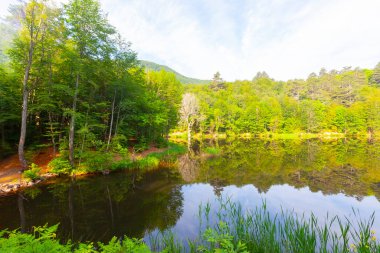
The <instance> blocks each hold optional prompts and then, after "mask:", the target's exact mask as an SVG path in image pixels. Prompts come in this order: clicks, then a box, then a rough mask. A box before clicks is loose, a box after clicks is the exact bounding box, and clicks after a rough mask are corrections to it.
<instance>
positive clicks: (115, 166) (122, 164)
mask: <svg viewBox="0 0 380 253" xmlns="http://www.w3.org/2000/svg"><path fill="white" fill-rule="evenodd" d="M131 167H132V161H131V160H129V159H128V160H126V159H123V160H120V161H116V162H113V163H112V165H111V170H123V169H128V168H131Z"/></svg>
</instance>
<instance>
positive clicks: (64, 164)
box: [49, 157, 72, 175]
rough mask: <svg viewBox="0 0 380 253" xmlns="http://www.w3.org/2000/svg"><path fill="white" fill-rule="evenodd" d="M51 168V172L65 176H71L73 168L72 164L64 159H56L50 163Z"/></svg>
mask: <svg viewBox="0 0 380 253" xmlns="http://www.w3.org/2000/svg"><path fill="white" fill-rule="evenodd" d="M49 167H50V168H51V170H50V171H51V172H52V173H55V174H59V175H61V174H63V175H69V174H70V173H71V172H72V167H71V165H70V162H69V161H68V160H66V159H63V158H60V157H58V158H55V159H53V160H52V161H51V162H50V163H49Z"/></svg>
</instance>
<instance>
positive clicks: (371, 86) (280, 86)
mask: <svg viewBox="0 0 380 253" xmlns="http://www.w3.org/2000/svg"><path fill="white" fill-rule="evenodd" d="M186 91H187V92H189V93H194V94H195V95H196V96H197V97H198V101H199V112H198V113H197V115H196V116H194V118H196V121H197V124H196V125H197V129H198V131H200V132H203V133H218V132H219V133H220V132H226V133H227V134H228V133H231V134H232V133H235V134H236V133H253V134H259V133H300V132H303V133H320V132H339V133H344V134H347V135H358V134H362V135H367V134H368V137H370V138H371V137H373V136H374V135H375V134H379V131H380V63H379V64H377V66H376V67H375V68H374V69H373V70H369V69H360V68H355V69H353V68H351V67H347V68H344V69H342V70H331V71H326V70H325V69H321V71H320V72H319V74H315V73H312V74H310V75H309V77H308V78H307V79H306V80H298V79H296V80H289V81H287V82H283V81H275V80H273V79H271V78H270V77H269V76H268V75H267V74H266V73H265V72H261V73H258V74H257V75H256V76H255V77H254V78H253V80H252V81H235V82H232V83H227V82H224V81H223V80H222V79H221V77H220V75H219V74H217V75H215V77H214V79H213V81H212V83H211V84H210V85H209V86H191V87H187V90H186Z"/></svg>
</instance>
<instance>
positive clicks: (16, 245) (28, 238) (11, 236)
mask: <svg viewBox="0 0 380 253" xmlns="http://www.w3.org/2000/svg"><path fill="white" fill-rule="evenodd" d="M57 228H58V225H55V226H52V227H47V226H44V227H35V228H34V231H33V234H24V233H21V232H20V231H17V230H14V231H10V232H9V231H6V230H3V231H2V232H0V252H36V253H37V252H53V253H54V252H57V253H58V252H71V245H70V244H66V245H62V244H60V243H59V241H58V240H57V239H55V232H56V231H57Z"/></svg>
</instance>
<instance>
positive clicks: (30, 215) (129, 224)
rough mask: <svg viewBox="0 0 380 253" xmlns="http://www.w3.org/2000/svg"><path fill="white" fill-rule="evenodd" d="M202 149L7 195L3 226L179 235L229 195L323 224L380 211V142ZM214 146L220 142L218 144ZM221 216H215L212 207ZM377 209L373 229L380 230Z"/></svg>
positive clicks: (191, 230)
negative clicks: (145, 167)
mask: <svg viewBox="0 0 380 253" xmlns="http://www.w3.org/2000/svg"><path fill="white" fill-rule="evenodd" d="M207 145H210V144H207V143H203V144H202V145H198V146H197V147H198V148H197V150H196V152H189V153H188V154H185V155H183V156H181V157H179V159H178V162H177V163H176V166H170V168H167V167H165V168H160V169H156V170H151V171H147V172H142V171H135V172H122V173H114V174H110V175H107V176H94V177H87V178H78V179H77V180H72V179H68V178H57V179H54V180H52V181H50V182H47V184H45V185H41V186H38V187H35V188H30V189H27V190H25V191H24V192H23V193H20V194H18V195H10V196H6V197H1V198H0V214H1V215H0V229H4V228H9V229H15V228H21V229H22V231H30V230H31V228H32V226H35V225H44V224H46V223H49V224H51V225H52V224H56V223H60V228H59V234H58V236H59V237H60V238H62V239H64V240H67V239H71V240H73V241H79V240H82V241H85V240H92V241H98V240H101V241H108V240H109V239H110V238H111V237H112V236H114V235H116V236H119V237H120V236H123V235H124V234H126V235H128V236H132V237H145V238H146V239H147V240H148V239H149V238H151V237H152V234H153V236H154V235H155V234H157V233H159V232H160V231H164V230H166V229H171V228H172V229H173V230H174V232H175V233H176V234H177V236H178V237H179V238H188V237H195V236H196V235H197V233H198V231H199V222H198V217H197V214H198V208H199V205H200V204H205V203H206V202H210V203H211V204H213V203H214V204H215V203H216V201H217V199H218V197H222V198H227V197H230V198H231V200H232V201H237V202H239V203H241V204H242V206H243V208H253V207H255V206H258V205H261V204H262V201H263V199H265V201H266V203H267V206H268V210H269V211H270V212H271V213H276V212H279V211H281V208H283V209H290V210H294V211H295V212H296V213H299V214H305V215H310V212H313V213H314V214H315V215H316V216H317V217H320V218H321V219H323V218H324V217H326V214H327V213H329V214H330V216H331V215H340V216H350V215H352V208H355V209H357V210H359V212H360V213H361V215H362V217H364V218H365V217H369V215H370V214H372V212H374V211H376V212H379V211H378V210H380V203H379V200H378V199H379V197H380V151H379V150H380V146H379V144H377V143H365V142H360V141H356V140H353V141H350V142H348V141H344V140H341V141H336V142H321V141H305V142H294V141H282V142H279V141H278V142H267V141H265V142H264V141H246V142H231V143H228V142H227V143H218V145H219V149H220V154H219V155H207V154H205V153H204V152H203V149H204V148H205V147H207ZM212 145H216V144H215V143H213V144H212ZM212 211H215V210H212ZM379 216H380V213H379V214H377V217H378V218H377V219H376V221H375V224H374V225H375V229H376V230H380V223H379V222H380V217H379Z"/></svg>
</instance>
